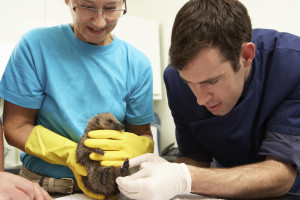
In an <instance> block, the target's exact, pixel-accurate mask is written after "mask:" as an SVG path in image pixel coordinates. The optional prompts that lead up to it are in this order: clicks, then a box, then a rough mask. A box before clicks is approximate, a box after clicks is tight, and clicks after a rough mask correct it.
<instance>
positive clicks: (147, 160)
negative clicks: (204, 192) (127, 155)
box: [116, 154, 192, 200]
mask: <svg viewBox="0 0 300 200" xmlns="http://www.w3.org/2000/svg"><path fill="white" fill-rule="evenodd" d="M129 166H130V167H135V166H140V170H139V171H138V172H137V173H135V174H133V175H131V176H127V177H118V178H117V180H116V181H117V184H118V187H119V190H120V191H121V192H122V193H123V194H125V195H126V196H127V197H129V198H132V199H143V200H152V199H156V200H160V199H171V198H172V197H174V196H176V195H178V194H188V193H190V191H191V184H192V181H191V175H190V172H189V170H188V168H187V166H186V165H185V164H183V163H182V164H177V163H169V162H167V161H166V160H164V159H162V158H161V157H159V156H156V155H154V154H144V155H141V156H138V157H136V158H133V159H130V160H129Z"/></svg>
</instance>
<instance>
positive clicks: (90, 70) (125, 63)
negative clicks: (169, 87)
mask: <svg viewBox="0 0 300 200" xmlns="http://www.w3.org/2000/svg"><path fill="white" fill-rule="evenodd" d="M152 81H153V80H152V68H151V63H150V61H149V59H148V58H147V57H146V56H145V55H144V54H143V53H142V52H140V51H139V50H137V49H136V48H134V47H133V46H131V45H129V44H128V43H126V42H124V41H122V40H120V39H118V38H117V37H114V39H113V42H112V43H111V44H109V45H107V46H95V45H91V44H88V43H85V42H83V41H81V40H79V39H78V38H77V37H75V35H74V33H73V31H72V29H71V26H70V24H67V25H60V26H55V27H50V28H38V29H34V30H32V31H29V32H28V33H26V34H25V35H23V37H22V38H21V39H20V41H19V43H18V44H17V46H16V47H15V49H14V51H13V53H12V55H11V57H10V59H9V61H8V64H7V67H6V69H5V72H4V74H3V77H2V79H1V82H0V97H1V98H3V99H5V100H6V101H9V102H11V103H13V104H16V105H19V106H22V107H26V108H31V109H38V112H37V118H36V124H41V125H43V126H44V127H46V128H48V129H50V130H52V131H54V132H55V133H58V134H60V135H62V136H65V137H67V138H70V139H71V140H74V141H76V142H77V141H78V140H79V138H80V137H81V135H82V134H83V132H84V129H85V127H86V125H87V122H88V119H90V118H92V117H93V116H95V115H96V114H98V113H102V112H111V113H113V114H114V115H115V116H116V118H117V119H118V120H119V121H120V122H122V123H124V121H126V122H128V123H130V124H135V125H142V124H147V123H150V122H151V121H152V120H153V89H152V87H153V82H152ZM21 161H22V162H23V164H24V165H25V166H26V167H27V168H28V169H30V170H32V171H35V172H36V173H39V174H44V175H47V176H52V177H57V178H59V177H73V173H72V171H71V170H69V168H68V167H65V166H60V165H53V164H49V163H47V162H45V161H43V160H41V159H39V158H37V157H34V156H30V155H28V154H26V153H22V155H21Z"/></svg>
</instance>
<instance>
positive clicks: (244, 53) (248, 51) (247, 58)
mask: <svg viewBox="0 0 300 200" xmlns="http://www.w3.org/2000/svg"><path fill="white" fill-rule="evenodd" d="M254 56H255V45H254V44H253V43H252V42H245V43H243V45H242V49H241V58H242V60H243V62H244V66H245V67H249V66H251V63H252V60H253V59H254Z"/></svg>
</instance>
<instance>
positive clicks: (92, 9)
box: [70, 0, 127, 19]
mask: <svg viewBox="0 0 300 200" xmlns="http://www.w3.org/2000/svg"><path fill="white" fill-rule="evenodd" d="M123 1H124V4H125V9H109V10H111V11H123V15H125V14H126V13H127V5H126V0H123ZM70 3H71V6H72V10H73V11H74V12H75V13H76V8H77V7H78V6H74V5H73V3H72V0H70ZM80 7H81V8H84V9H86V10H91V11H94V12H95V14H98V13H99V12H101V13H102V16H104V17H105V18H106V16H105V13H106V12H107V11H105V10H102V9H97V8H88V7H84V6H80ZM123 15H121V16H123ZM121 16H120V17H121ZM120 17H118V18H120ZM118 18H115V19H118Z"/></svg>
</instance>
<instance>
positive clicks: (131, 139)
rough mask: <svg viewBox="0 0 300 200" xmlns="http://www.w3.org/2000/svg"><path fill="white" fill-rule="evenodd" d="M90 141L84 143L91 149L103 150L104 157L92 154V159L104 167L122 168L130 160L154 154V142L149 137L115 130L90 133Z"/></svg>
mask: <svg viewBox="0 0 300 200" xmlns="http://www.w3.org/2000/svg"><path fill="white" fill-rule="evenodd" d="M88 136H89V138H90V139H87V140H85V141H84V145H85V146H87V147H89V148H101V149H102V150H103V151H104V155H101V154H98V153H91V154H90V159H91V160H95V161H101V165H102V166H121V165H122V163H123V162H124V161H125V160H126V159H127V158H128V159H130V158H134V157H136V156H139V155H142V154H145V153H153V150H154V143H153V140H152V139H151V138H149V137H147V136H138V135H136V134H134V133H129V132H120V131H115V130H96V131H90V132H89V133H88Z"/></svg>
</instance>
